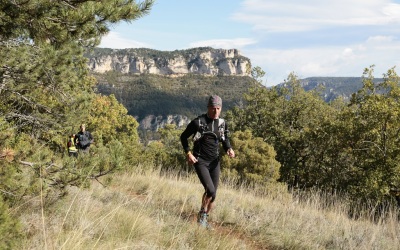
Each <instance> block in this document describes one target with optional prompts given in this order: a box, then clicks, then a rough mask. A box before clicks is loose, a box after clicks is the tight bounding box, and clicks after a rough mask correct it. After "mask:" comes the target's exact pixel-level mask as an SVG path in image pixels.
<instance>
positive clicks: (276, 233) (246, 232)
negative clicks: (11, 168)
mask: <svg viewBox="0 0 400 250" xmlns="http://www.w3.org/2000/svg"><path fill="white" fill-rule="evenodd" d="M114 177H115V178H114V180H115V181H113V182H111V183H110V184H109V185H108V186H102V185H100V184H99V183H98V182H93V185H92V187H91V188H90V189H87V190H81V189H77V188H76V189H71V190H70V192H69V195H68V196H66V197H65V198H64V199H63V200H58V201H55V203H54V204H47V205H45V206H42V204H41V199H40V197H35V198H32V199H30V200H27V202H26V204H25V206H26V207H19V208H18V209H16V210H14V211H13V212H14V213H16V214H18V213H20V215H19V216H20V218H21V220H22V222H23V223H24V226H25V228H26V229H25V230H26V235H27V237H29V238H26V239H25V240H24V241H22V242H20V243H21V245H20V246H19V248H18V249H107V250H108V249H398V247H399V245H400V224H399V221H398V219H397V217H396V216H388V217H386V218H385V219H383V218H381V219H380V218H375V222H371V220H370V219H367V218H365V217H361V218H359V219H357V220H356V219H351V218H348V216H346V211H347V209H348V207H347V205H346V204H345V203H344V202H340V201H337V200H335V199H334V198H333V197H332V196H331V195H327V196H325V197H328V198H322V197H324V195H322V194H320V193H312V194H310V195H308V196H307V197H303V198H300V197H295V196H293V195H290V194H288V193H287V192H286V191H285V189H284V188H283V187H279V186H271V187H269V188H268V189H267V190H266V191H263V192H261V191H260V190H258V192H256V191H254V190H248V189H246V188H245V187H241V188H235V187H233V186H232V185H230V184H229V183H230V182H229V181H228V180H225V181H224V182H223V184H222V185H221V188H220V190H219V194H218V197H217V201H216V202H217V203H216V204H217V206H216V207H215V209H214V213H213V214H212V215H211V218H210V219H211V223H212V225H213V228H214V230H205V229H203V228H200V227H199V226H198V225H197V224H196V222H195V214H196V212H197V211H198V209H199V202H200V200H199V199H200V197H201V195H202V188H201V186H200V184H199V181H198V180H197V177H195V175H194V173H189V175H188V177H185V178H184V177H182V176H178V175H176V174H169V175H162V174H160V173H159V172H154V171H153V172H147V173H138V172H132V173H124V174H119V175H118V176H114Z"/></svg>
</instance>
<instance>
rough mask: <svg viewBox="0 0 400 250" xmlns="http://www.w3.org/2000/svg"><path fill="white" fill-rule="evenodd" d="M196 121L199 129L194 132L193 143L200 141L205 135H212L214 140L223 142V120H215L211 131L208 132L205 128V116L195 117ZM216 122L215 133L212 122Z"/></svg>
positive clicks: (206, 127)
mask: <svg viewBox="0 0 400 250" xmlns="http://www.w3.org/2000/svg"><path fill="white" fill-rule="evenodd" d="M197 119H198V121H199V129H198V131H197V132H196V134H195V135H194V136H193V142H196V141H198V140H200V139H201V138H202V137H203V135H205V134H212V135H214V136H215V137H216V138H218V140H219V141H225V120H224V119H222V118H219V119H216V120H213V121H212V130H209V128H208V126H207V121H206V117H205V115H201V116H199V117H197ZM215 121H218V126H217V127H218V129H217V131H215V130H214V129H215V126H214V122H215Z"/></svg>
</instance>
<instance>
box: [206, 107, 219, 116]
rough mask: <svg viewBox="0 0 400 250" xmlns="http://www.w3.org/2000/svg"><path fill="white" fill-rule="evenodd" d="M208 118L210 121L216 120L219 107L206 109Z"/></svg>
mask: <svg viewBox="0 0 400 250" xmlns="http://www.w3.org/2000/svg"><path fill="white" fill-rule="evenodd" d="M207 109H208V111H207V114H208V117H210V118H212V119H218V118H219V115H220V114H221V106H209V107H207Z"/></svg>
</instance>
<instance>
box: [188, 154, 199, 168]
mask: <svg viewBox="0 0 400 250" xmlns="http://www.w3.org/2000/svg"><path fill="white" fill-rule="evenodd" d="M187 161H188V163H189V165H193V164H195V163H196V162H197V159H196V157H194V155H193V154H192V153H191V152H189V153H188V154H187Z"/></svg>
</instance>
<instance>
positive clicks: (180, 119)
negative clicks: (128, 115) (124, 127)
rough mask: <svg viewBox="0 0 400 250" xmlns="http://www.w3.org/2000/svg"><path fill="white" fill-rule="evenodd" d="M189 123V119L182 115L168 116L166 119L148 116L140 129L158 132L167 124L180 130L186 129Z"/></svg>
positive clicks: (141, 122)
mask: <svg viewBox="0 0 400 250" xmlns="http://www.w3.org/2000/svg"><path fill="white" fill-rule="evenodd" d="M189 122H190V120H189V118H187V117H186V116H182V115H168V116H166V117H163V116H155V115H148V116H146V117H145V118H144V119H142V120H141V121H140V122H139V128H140V129H144V130H152V131H157V130H158V129H159V128H163V127H164V126H165V125H166V124H175V125H176V126H177V127H178V128H181V127H185V126H186V125H187V124H189Z"/></svg>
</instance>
